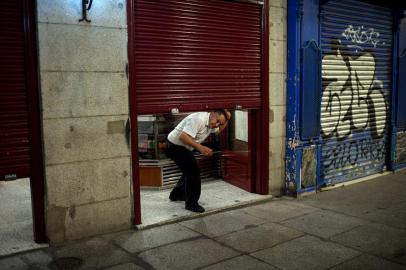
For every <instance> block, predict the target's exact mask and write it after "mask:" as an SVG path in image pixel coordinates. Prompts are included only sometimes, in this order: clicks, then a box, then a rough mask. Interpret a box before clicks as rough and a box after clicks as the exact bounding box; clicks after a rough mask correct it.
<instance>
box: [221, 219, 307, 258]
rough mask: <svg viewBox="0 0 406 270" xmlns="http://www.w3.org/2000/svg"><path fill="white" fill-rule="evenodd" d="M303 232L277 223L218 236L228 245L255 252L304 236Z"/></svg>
mask: <svg viewBox="0 0 406 270" xmlns="http://www.w3.org/2000/svg"><path fill="white" fill-rule="evenodd" d="M302 235H303V233H302V232H299V231H296V230H294V229H290V228H288V227H285V226H281V225H279V224H275V223H267V224H263V225H260V226H258V227H254V228H250V229H245V230H242V231H238V232H235V233H231V234H227V235H224V236H221V237H219V238H216V239H215V240H216V241H219V242H222V243H224V244H226V245H227V246H230V247H233V248H235V249H238V250H240V251H243V252H248V253H250V252H254V251H257V250H261V249H265V248H269V247H272V246H274V245H277V244H279V243H282V242H285V241H288V240H291V239H293V238H297V237H299V236H302Z"/></svg>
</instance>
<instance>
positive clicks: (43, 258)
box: [20, 249, 53, 270]
mask: <svg viewBox="0 0 406 270" xmlns="http://www.w3.org/2000/svg"><path fill="white" fill-rule="evenodd" d="M20 258H22V259H23V260H24V261H25V262H26V263H27V264H29V265H30V267H31V268H34V269H41V270H43V269H50V268H49V266H50V263H51V262H52V260H53V259H52V256H51V254H49V253H47V250H46V249H44V250H39V251H33V252H29V253H26V254H23V255H21V257H20Z"/></svg>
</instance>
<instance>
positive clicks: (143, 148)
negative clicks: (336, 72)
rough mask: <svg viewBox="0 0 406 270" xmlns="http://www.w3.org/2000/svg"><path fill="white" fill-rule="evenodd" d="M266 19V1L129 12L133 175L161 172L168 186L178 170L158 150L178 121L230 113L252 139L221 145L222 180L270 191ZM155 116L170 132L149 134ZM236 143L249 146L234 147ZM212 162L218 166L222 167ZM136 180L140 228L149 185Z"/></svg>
mask: <svg viewBox="0 0 406 270" xmlns="http://www.w3.org/2000/svg"><path fill="white" fill-rule="evenodd" d="M266 14H267V11H266V7H265V5H264V4H263V3H262V2H260V1H216V0H212V1H192V2H190V1H165V3H160V4H159V5H156V4H152V3H151V2H150V1H135V2H134V6H132V9H131V10H130V12H129V17H130V20H129V21H130V25H129V71H130V77H129V78H130V107H131V113H130V114H131V127H132V130H133V131H134V130H137V132H132V137H131V142H132V147H131V151H132V157H133V159H132V167H133V171H138V170H139V168H140V169H141V171H144V172H143V173H144V174H149V175H154V174H155V175H156V176H157V178H160V179H158V181H157V182H158V183H159V182H160V183H161V185H164V184H166V183H168V181H169V182H170V181H173V177H175V178H176V173H175V174H174V175H171V174H170V173H165V171H171V170H172V166H173V164H170V163H167V161H166V160H164V159H165V157H164V155H162V149H161V147H159V146H163V147H164V143H165V138H166V135H167V133H168V132H169V130H170V129H171V128H173V126H174V123H175V122H176V121H175V120H176V118H178V117H179V116H180V115H182V114H185V113H189V112H195V111H210V110H214V109H221V108H225V109H229V110H232V111H233V112H234V117H235V118H239V119H240V118H241V119H245V122H246V123H245V125H244V126H245V129H244V128H241V127H240V128H239V129H240V130H241V129H244V131H245V133H246V135H241V134H237V135H236V133H235V132H234V133H233V134H231V133H232V132H229V133H230V134H226V136H223V137H222V138H220V139H219V140H220V145H221V152H222V153H223V155H222V157H221V158H220V159H221V162H222V164H223V166H222V168H223V169H222V171H221V173H222V176H223V178H224V179H225V180H227V179H229V181H230V182H232V183H233V184H235V185H237V186H239V187H241V188H244V189H246V190H247V191H250V192H256V193H259V194H267V193H268V177H267V175H268V165H267V164H268V158H267V156H268V147H267V146H268V126H267V125H266V124H265V125H264V124H263V123H268V121H267V119H268V115H269V113H268V100H269V99H268V89H267V70H268V67H267V58H268V57H267V40H266V39H267V38H266V37H267V34H266V32H267V30H266V28H267V26H266ZM149 117H150V118H149ZM148 118H149V119H150V120H151V121H152V122H153V125H156V126H159V125H160V124H159V122H161V125H160V126H166V127H167V128H163V129H162V132H161V131H159V128H158V129H156V131H153V130H150V131H145V130H144V131H142V130H143V129H144V127H145V122H148V121H147V120H148ZM162 123H166V124H162ZM146 129H148V124H147V126H146ZM152 129H154V128H153V127H152ZM238 136H240V137H243V138H238ZM236 138H237V140H238V139H241V140H238V141H240V142H243V145H242V146H241V145H238V144H236V143H233V141H234V142H235V141H237V140H236ZM244 138H245V139H244ZM244 140H245V141H244ZM149 145H151V147H148V146H149ZM151 150H152V152H151V153H148V152H149V151H151ZM161 156H162V159H163V160H162V159H161ZM145 157H146V158H145ZM145 159H146V160H145ZM150 159H152V161H151V160H150ZM204 162H206V163H207V162H208V161H207V160H206V161H204ZM213 162H214V163H213ZM209 163H210V164H214V165H213V166H212V167H216V164H217V161H209ZM154 164H155V166H154ZM168 164H169V165H168ZM154 167H155V172H153V171H154ZM158 170H159V171H158ZM208 174H210V173H208ZM223 174H224V175H223ZM160 175H162V177H160ZM172 176H173V177H172ZM133 177H134V182H133V186H134V198H135V199H134V207H135V209H136V210H135V213H136V215H138V217H137V216H136V220H137V221H136V223H140V221H141V220H140V216H139V215H140V211H138V209H139V207H140V199H139V192H140V190H139V188H140V183H141V182H143V179H140V177H141V178H142V174H141V175H137V174H134V175H133ZM147 178H150V179H151V177H147Z"/></svg>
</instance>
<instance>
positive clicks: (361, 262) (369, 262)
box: [330, 254, 406, 270]
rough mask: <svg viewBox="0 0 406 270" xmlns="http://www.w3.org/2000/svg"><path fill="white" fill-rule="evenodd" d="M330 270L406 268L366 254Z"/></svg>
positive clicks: (396, 269)
mask: <svg viewBox="0 0 406 270" xmlns="http://www.w3.org/2000/svg"><path fill="white" fill-rule="evenodd" d="M330 269H331V270H360V269H368V270H381V269H387V270H389V269H390V270H402V269H403V270H405V269H406V267H404V266H401V265H399V264H396V263H393V262H390V261H387V260H383V259H380V258H377V257H375V256H371V255H368V254H362V255H361V256H358V257H355V258H354V259H352V260H349V261H347V262H344V263H342V264H339V265H337V266H334V267H333V268H330Z"/></svg>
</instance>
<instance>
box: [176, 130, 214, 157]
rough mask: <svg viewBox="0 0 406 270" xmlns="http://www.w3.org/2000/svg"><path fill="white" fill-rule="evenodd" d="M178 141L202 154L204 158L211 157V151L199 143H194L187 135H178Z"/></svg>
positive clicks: (183, 133)
mask: <svg viewBox="0 0 406 270" xmlns="http://www.w3.org/2000/svg"><path fill="white" fill-rule="evenodd" d="M179 139H180V140H181V141H182V142H183V143H185V144H187V145H189V146H191V147H193V148H195V149H196V150H197V151H199V152H200V153H202V154H203V155H205V156H209V157H210V156H212V155H213V150H211V149H210V148H209V147H206V146H204V145H201V144H200V143H198V142H196V141H195V140H193V138H192V137H191V136H190V135H189V134H187V133H186V132H182V133H181V134H180V136H179Z"/></svg>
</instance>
